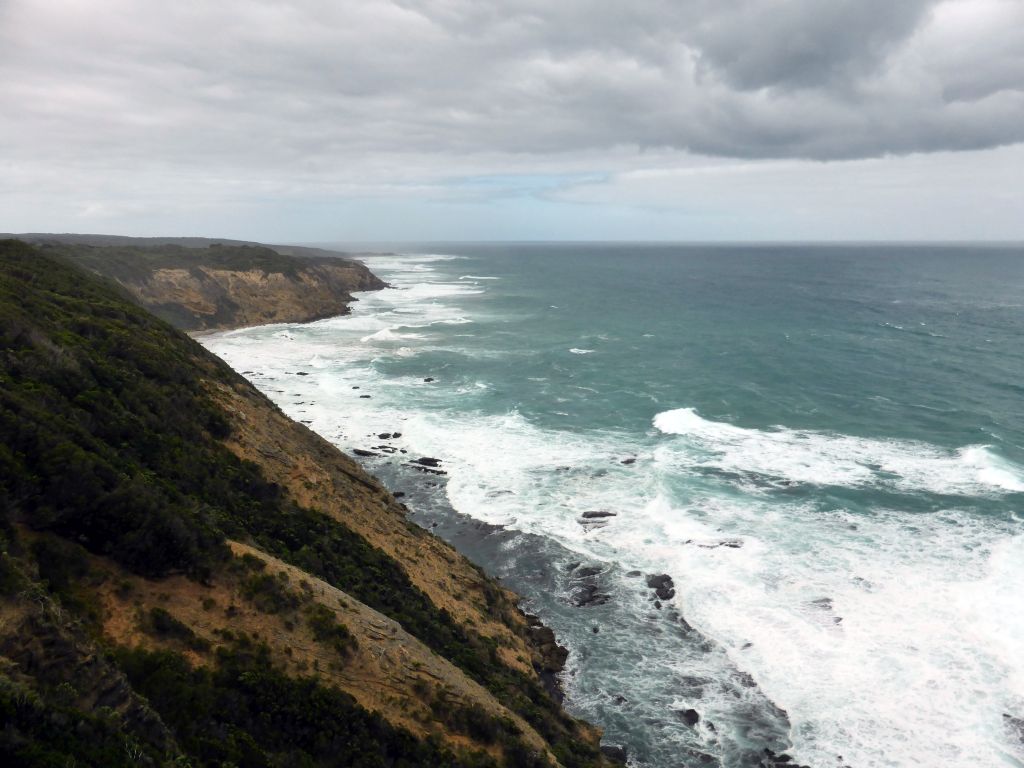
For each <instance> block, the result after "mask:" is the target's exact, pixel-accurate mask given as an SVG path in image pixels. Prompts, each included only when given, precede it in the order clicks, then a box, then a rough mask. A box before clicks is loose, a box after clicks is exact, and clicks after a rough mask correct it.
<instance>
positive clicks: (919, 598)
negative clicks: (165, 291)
mask: <svg viewBox="0 0 1024 768" xmlns="http://www.w3.org/2000/svg"><path fill="white" fill-rule="evenodd" d="M408 250H409V251H410V252H408V253H401V254H396V255H386V256H369V257H367V258H366V259H365V260H366V263H367V264H368V265H369V266H370V268H371V269H372V270H373V271H374V272H376V273H377V274H378V275H379V276H381V277H382V278H383V279H385V280H387V281H388V282H390V283H391V285H392V286H393V287H392V288H389V289H386V290H383V291H380V292H376V293H366V294H362V295H361V296H360V301H359V302H358V303H357V304H356V305H354V311H353V314H352V315H351V316H348V317H340V318H335V319H330V320H325V321H322V322H317V323H313V324H310V325H301V326H300V325H296V326H281V325H277V326H265V327H261V328H255V329H247V330H241V331H235V332H229V333H222V334H217V335H213V336H207V337H205V338H204V339H203V343H205V344H206V345H207V346H208V347H209V348H210V349H212V350H213V351H214V352H216V353H217V354H219V355H221V356H222V357H223V358H225V359H226V360H227V361H228V362H229V363H230V364H231V365H232V366H233V367H235V368H236V369H238V370H239V371H243V372H245V375H246V376H247V377H248V378H250V379H251V380H252V381H253V382H254V383H255V384H256V385H257V386H259V387H260V388H261V389H262V390H263V391H264V392H266V393H267V394H268V395H269V396H270V397H271V398H273V399H274V400H275V401H276V402H277V403H278V404H279V405H280V406H281V408H282V409H283V410H284V411H285V412H286V413H287V414H289V415H290V416H292V417H293V418H295V419H298V420H301V421H304V422H305V423H308V424H309V426H310V427H311V428H312V429H314V430H316V431H317V432H319V433H320V434H322V435H323V436H325V437H326V438H327V439H329V440H331V441H332V442H334V443H335V444H337V445H338V446H340V447H341V448H343V449H346V450H352V449H356V448H358V449H360V450H362V451H366V452H370V453H372V454H375V455H370V456H365V457H364V458H363V461H365V463H366V465H367V466H368V468H369V469H370V471H372V472H374V473H376V474H378V475H379V476H381V477H382V478H383V479H385V481H386V482H388V483H389V485H390V487H391V488H393V489H394V490H398V491H402V492H404V493H405V498H404V499H403V500H404V501H405V502H406V503H407V504H408V505H409V508H410V514H411V516H412V518H413V519H415V520H416V521H417V522H419V523H420V524H422V525H425V526H428V527H432V528H433V529H434V530H435V531H437V532H438V533H439V534H440V535H442V536H444V537H445V538H448V539H449V540H452V541H454V542H455V543H456V544H457V545H458V546H459V547H461V548H462V549H463V550H464V551H466V552H467V553H468V554H470V555H471V556H472V557H474V558H476V559H477V560H478V561H479V562H481V564H483V565H484V566H485V567H486V568H487V569H488V570H489V571H490V572H491V573H494V574H496V575H498V576H500V577H501V578H502V579H503V581H504V582H505V583H506V584H508V585H509V586H510V587H512V588H514V589H516V590H518V591H519V592H520V593H521V594H523V595H524V597H525V605H524V607H525V608H526V609H527V610H530V611H532V612H534V613H537V614H539V615H540V616H541V618H542V619H543V620H544V621H545V622H546V623H548V624H549V625H550V626H552V628H553V629H554V630H555V631H556V633H557V634H558V636H559V639H560V640H561V641H562V642H563V643H564V644H566V645H567V646H568V647H569V648H570V650H571V655H570V657H569V663H568V667H567V669H566V672H565V674H564V683H565V689H566V693H567V700H566V706H567V707H569V709H570V710H571V711H573V712H575V713H577V714H579V715H581V716H583V717H585V718H587V719H589V720H591V721H593V722H595V723H597V724H599V725H600V726H602V727H603V728H604V729H605V743H610V744H618V745H622V746H624V747H626V749H627V750H628V753H629V756H630V762H631V764H632V765H635V766H659V767H660V766H679V765H693V766H706V765H711V766H714V765H721V766H730V767H731V766H747V765H756V764H757V762H758V760H760V759H761V757H763V756H764V754H766V753H765V752H764V750H765V749H770V750H772V751H773V752H775V753H783V752H784V753H786V754H788V755H791V756H792V757H793V759H794V760H795V761H797V762H799V763H803V764H808V765H812V766H826V767H831V766H851V767H853V768H868V767H869V766H946V765H977V766H1021V765H1024V745H1022V739H1024V523H1022V512H1024V249H1022V248H1011V247H1005V248H1004V247H981V246H976V247H971V246H956V247H937V246H870V247H868V246H831V247H820V246H819V247H815V246H759V247H738V246H713V247H711V246H700V247H698V246H668V245H657V246H654V245H625V244H615V245H611V244H609V245H540V244H538V245H500V246H499V245H473V246H468V245H450V246H444V247H441V246H437V245H434V246H431V247H430V248H429V249H427V248H424V249H411V248H410V249H408ZM412 251H422V252H412ZM427 379H432V380H430V381H428V380H427ZM395 432H397V433H399V436H393V434H394V433H395ZM384 435H387V436H386V437H385V436H384ZM423 457H426V458H436V459H439V460H440V462H439V464H438V466H437V469H438V470H440V471H443V472H446V473H447V474H443V475H442V474H435V473H433V472H427V471H423V470H424V467H423V465H418V466H419V469H417V466H416V465H415V463H414V460H415V459H419V458H423ZM426 469H430V467H426ZM588 513H589V514H588ZM661 575H667V576H669V577H670V578H671V583H668V582H666V580H664V579H660V580H659V579H650V577H652V576H661ZM658 587H660V588H661V597H660V598H659V596H658V595H657V594H656V588H658Z"/></svg>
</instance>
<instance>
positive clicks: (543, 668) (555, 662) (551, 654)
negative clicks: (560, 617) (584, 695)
mask: <svg viewBox="0 0 1024 768" xmlns="http://www.w3.org/2000/svg"><path fill="white" fill-rule="evenodd" d="M526 619H527V621H529V623H530V625H529V632H530V636H531V638H532V639H533V641H534V643H535V644H536V646H537V648H538V649H539V650H540V657H541V661H540V663H539V664H538V663H537V662H534V665H533V666H534V669H535V670H536V671H537V674H538V675H540V679H541V682H542V683H543V684H544V687H545V688H546V689H547V691H548V693H549V694H551V698H553V699H555V701H557V702H558V703H559V704H561V703H562V700H563V699H564V698H565V696H564V694H563V693H562V689H561V687H560V686H559V683H558V673H559V672H561V671H562V669H563V668H564V667H565V660H566V659H567V658H569V651H568V650H567V649H566V648H564V647H563V646H561V645H559V644H558V641H557V640H556V639H555V633H554V632H552V631H551V629H550V628H548V627H545V626H544V625H543V624H541V623H540V619H539V618H537V617H536V616H532V615H530V614H526Z"/></svg>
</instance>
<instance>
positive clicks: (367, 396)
mask: <svg viewBox="0 0 1024 768" xmlns="http://www.w3.org/2000/svg"><path fill="white" fill-rule="evenodd" d="M360 397H361V398H363V400H369V399H370V396H369V395H360Z"/></svg>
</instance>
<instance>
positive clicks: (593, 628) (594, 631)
mask: <svg viewBox="0 0 1024 768" xmlns="http://www.w3.org/2000/svg"><path fill="white" fill-rule="evenodd" d="M590 631H591V632H593V633H594V634H595V635H596V634H597V633H598V632H600V631H601V630H600V628H598V627H591V628H590Z"/></svg>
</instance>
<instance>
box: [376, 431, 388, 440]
mask: <svg viewBox="0 0 1024 768" xmlns="http://www.w3.org/2000/svg"><path fill="white" fill-rule="evenodd" d="M377 439H378V440H390V439H391V433H390V432H381V433H380V434H379V435H377Z"/></svg>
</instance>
